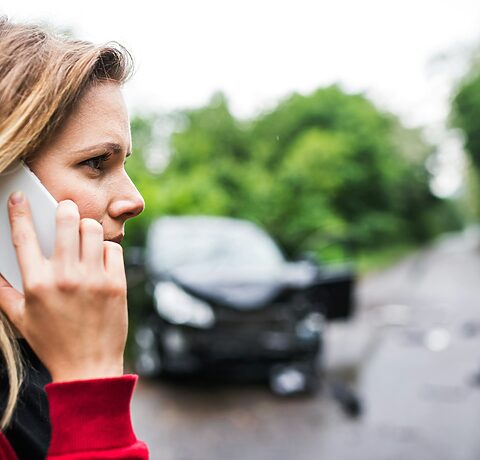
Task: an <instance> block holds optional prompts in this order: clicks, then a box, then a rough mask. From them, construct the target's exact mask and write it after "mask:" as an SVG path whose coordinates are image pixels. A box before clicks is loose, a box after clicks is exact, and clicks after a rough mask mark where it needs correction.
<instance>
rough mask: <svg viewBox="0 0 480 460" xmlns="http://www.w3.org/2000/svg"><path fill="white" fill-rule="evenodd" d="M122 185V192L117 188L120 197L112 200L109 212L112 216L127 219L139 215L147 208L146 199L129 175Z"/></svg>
mask: <svg viewBox="0 0 480 460" xmlns="http://www.w3.org/2000/svg"><path fill="white" fill-rule="evenodd" d="M122 185H123V187H121V190H122V192H121V193H119V192H120V190H119V189H117V190H116V194H118V197H117V198H116V199H114V200H112V203H111V205H110V212H109V214H110V216H111V217H112V218H119V217H123V219H124V220H127V219H131V218H132V217H136V216H138V215H139V214H140V213H141V212H142V211H143V210H144V209H145V201H144V199H143V197H142V195H140V192H139V191H138V190H137V188H136V187H135V185H134V184H133V182H132V181H131V180H130V178H129V177H128V176H127V180H126V181H125V183H124V184H122Z"/></svg>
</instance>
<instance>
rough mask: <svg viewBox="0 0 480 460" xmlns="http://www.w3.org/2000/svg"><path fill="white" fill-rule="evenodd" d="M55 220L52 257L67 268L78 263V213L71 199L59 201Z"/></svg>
mask: <svg viewBox="0 0 480 460" xmlns="http://www.w3.org/2000/svg"><path fill="white" fill-rule="evenodd" d="M55 220H56V238H55V252H54V259H55V260H57V261H59V262H60V263H61V264H62V266H63V267H65V268H67V269H68V268H69V267H73V266H75V265H76V264H78V262H79V259H80V235H79V225H80V214H79V212H78V206H77V205H76V204H75V203H74V202H73V201H72V200H64V201H60V203H59V204H58V207H57V212H56V219H55Z"/></svg>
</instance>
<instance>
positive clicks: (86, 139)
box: [0, 18, 148, 460]
mask: <svg viewBox="0 0 480 460" xmlns="http://www.w3.org/2000/svg"><path fill="white" fill-rule="evenodd" d="M130 74H131V60H130V58H129V54H128V53H127V52H126V51H125V50H124V49H123V48H121V47H120V46H118V45H116V46H95V45H93V44H91V43H88V42H83V41H76V40H72V39H68V38H66V37H60V36H55V35H53V34H51V33H48V32H46V31H44V30H42V29H41V28H39V27H37V26H30V25H21V24H14V23H12V22H10V21H8V20H7V19H6V18H0V173H1V172H2V171H5V169H6V168H8V167H9V166H10V165H12V164H13V163H14V162H16V161H18V160H19V159H23V160H24V161H25V162H26V163H27V165H29V167H30V169H31V170H32V171H33V172H34V173H35V174H36V175H37V177H39V179H40V180H41V181H42V183H43V184H44V185H45V186H46V188H47V189H48V190H49V191H50V192H51V194H52V195H53V196H54V198H55V199H56V200H57V201H58V202H59V205H58V209H57V220H56V223H57V232H56V243H55V251H54V255H53V256H52V257H51V258H50V259H45V258H44V256H43V255H42V253H41V251H40V249H39V246H38V241H37V239H36V235H35V231H34V228H33V224H32V221H31V215H30V209H29V204H28V201H27V200H26V198H25V197H24V196H23V195H22V193H21V191H19V193H15V194H12V196H11V197H10V201H9V204H8V210H9V216H10V222H11V227H12V240H13V243H14V246H15V248H16V251H17V257H18V260H19V265H20V267H21V272H22V278H23V287H24V291H25V294H24V295H23V294H20V293H19V292H18V291H16V290H15V289H13V288H12V287H11V286H10V285H9V284H8V283H7V281H6V280H5V279H3V278H2V277H0V350H1V357H2V359H1V365H2V366H1V370H2V372H1V373H0V376H1V380H0V385H1V387H0V388H1V396H2V401H1V402H2V407H1V409H2V413H1V421H0V429H1V431H2V433H3V434H2V433H0V459H12V460H13V459H16V458H19V459H29V460H34V459H40V458H45V457H47V458H52V459H53V458H58V459H73V458H75V459H87V458H88V459H96V458H102V459H104V458H112V459H113V458H119V459H120V458H128V459H146V458H148V451H147V447H146V445H145V444H144V443H143V442H141V441H138V440H137V439H136V437H135V434H134V432H133V430H132V426H131V421H130V399H131V395H132V392H133V388H134V386H135V382H136V379H137V376H136V375H123V351H124V347H125V342H126V334H127V303H126V281H125V272H124V266H123V255H122V249H121V246H120V243H121V240H122V238H123V236H124V223H125V221H126V220H127V219H129V218H132V217H135V216H137V215H138V214H139V213H140V212H142V210H143V208H144V202H143V199H142V197H141V196H140V194H139V193H138V191H137V189H136V188H135V186H134V185H133V184H132V182H131V181H130V179H129V177H128V175H127V173H126V172H125V169H124V163H125V159H126V157H127V156H128V155H129V154H130V151H131V138H130V128H129V120H128V115H127V110H126V108H125V103H124V100H123V97H122V93H121V85H122V84H123V83H124V82H125V81H126V80H127V78H128V77H129V75H130ZM0 180H1V177H0ZM1 237H2V235H0V238H1Z"/></svg>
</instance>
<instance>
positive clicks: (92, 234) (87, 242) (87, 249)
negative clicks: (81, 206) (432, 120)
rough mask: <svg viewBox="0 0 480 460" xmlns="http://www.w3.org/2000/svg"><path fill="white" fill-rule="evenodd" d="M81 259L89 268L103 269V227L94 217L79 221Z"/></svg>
mask: <svg viewBox="0 0 480 460" xmlns="http://www.w3.org/2000/svg"><path fill="white" fill-rule="evenodd" d="M80 238H81V259H82V262H83V263H84V264H86V266H87V267H88V268H90V269H96V270H99V269H101V270H102V271H103V269H104V263H103V258H104V255H103V227H102V225H101V224H100V223H99V222H97V221H96V220H94V219H82V221H81V222H80Z"/></svg>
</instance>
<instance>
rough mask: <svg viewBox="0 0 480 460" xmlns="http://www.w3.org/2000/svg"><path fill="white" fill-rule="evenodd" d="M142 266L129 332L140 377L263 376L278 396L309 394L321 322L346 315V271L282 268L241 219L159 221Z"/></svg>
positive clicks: (300, 265)
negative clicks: (140, 307) (145, 297)
mask: <svg viewBox="0 0 480 460" xmlns="http://www.w3.org/2000/svg"><path fill="white" fill-rule="evenodd" d="M146 269H147V274H148V281H147V291H148V292H149V293H150V296H151V297H150V298H151V305H152V308H151V309H150V311H149V314H147V315H146V316H145V318H144V320H143V321H142V322H141V324H140V325H139V326H138V328H137V330H136V332H135V344H136V347H135V370H136V372H138V373H139V374H140V375H143V376H156V375H160V374H187V375H188V374H192V373H208V374H209V375H222V376H225V375H230V376H233V377H235V378H238V379H250V378H252V377H256V376H267V377H268V378H269V380H270V385H271V388H272V389H273V390H274V391H275V392H277V393H280V394H290V393H294V392H299V391H308V390H313V389H315V386H316V385H317V383H318V372H319V369H320V362H321V355H322V331H323V327H324V324H325V321H326V320H327V319H328V318H334V317H345V316H349V315H350V314H351V307H352V301H351V288H352V283H353V275H352V273H351V271H349V270H347V271H345V270H344V271H341V272H336V273H333V272H331V271H329V272H327V271H325V270H324V269H322V268H321V267H320V266H318V265H317V264H314V263H312V262H308V261H299V262H288V261H286V260H285V258H284V256H283V255H282V253H281V251H280V250H279V248H278V246H277V245H276V244H275V242H274V241H273V240H272V239H271V238H270V236H269V235H268V234H267V233H265V232H264V231H263V230H261V229H260V228H259V227H258V226H256V225H254V224H253V223H251V222H247V221H243V220H238V219H231V218H220V217H208V216H199V217H194V216H188V217H164V218H161V219H158V220H157V221H156V222H154V223H153V224H152V225H151V227H150V229H149V234H148V239H147V245H146Z"/></svg>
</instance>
